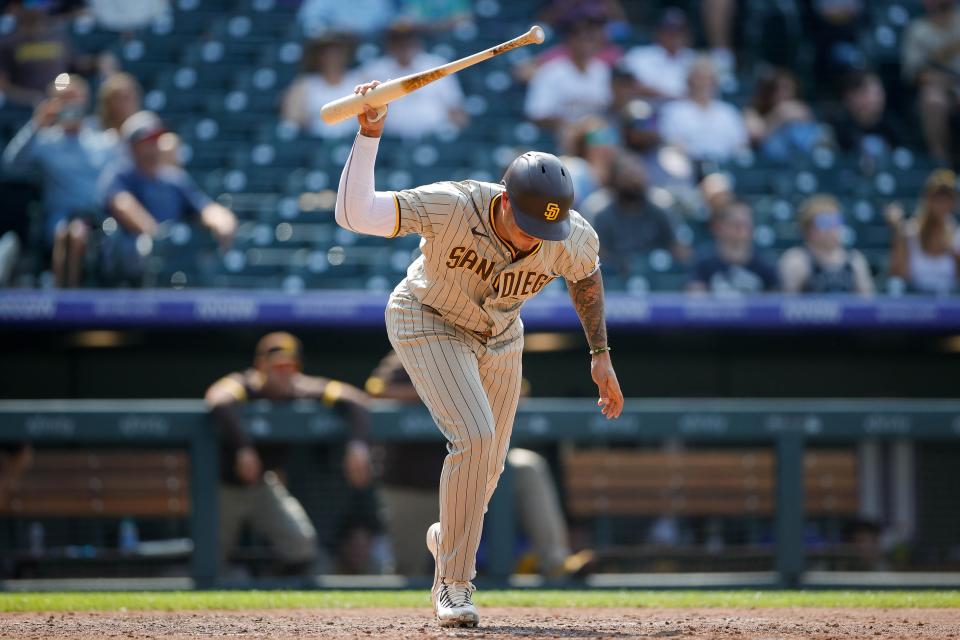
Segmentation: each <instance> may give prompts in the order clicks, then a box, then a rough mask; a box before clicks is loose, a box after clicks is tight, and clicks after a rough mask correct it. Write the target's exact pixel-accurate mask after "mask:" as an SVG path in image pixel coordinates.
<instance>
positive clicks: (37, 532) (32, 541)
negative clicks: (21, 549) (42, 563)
mask: <svg viewBox="0 0 960 640" xmlns="http://www.w3.org/2000/svg"><path fill="white" fill-rule="evenodd" d="M45 535H46V532H45V531H44V530H43V524H42V523H40V522H31V523H30V528H29V529H28V530H27V539H28V541H29V545H30V555H32V556H42V555H43V548H44V540H43V539H44V537H45Z"/></svg>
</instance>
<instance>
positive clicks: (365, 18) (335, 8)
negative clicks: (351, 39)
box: [297, 0, 395, 38]
mask: <svg viewBox="0 0 960 640" xmlns="http://www.w3.org/2000/svg"><path fill="white" fill-rule="evenodd" d="M394 17H395V10H394V6H393V2H391V0H350V2H342V1H341V0H304V2H303V4H302V5H300V10H299V12H297V22H299V23H300V29H301V30H302V31H303V33H304V34H305V35H306V36H307V37H308V38H313V37H316V36H318V35H320V34H322V33H326V32H327V31H340V32H344V33H354V34H357V35H358V36H361V37H370V36H375V35H377V34H379V33H380V32H381V31H382V30H383V29H384V28H385V27H387V25H389V24H390V23H391V22H392V21H393V20H394Z"/></svg>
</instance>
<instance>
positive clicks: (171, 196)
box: [102, 111, 237, 282]
mask: <svg viewBox="0 0 960 640" xmlns="http://www.w3.org/2000/svg"><path fill="white" fill-rule="evenodd" d="M164 133H167V130H166V129H165V128H164V127H163V124H162V123H161V122H160V119H159V118H158V117H157V116H156V114H154V113H153V112H151V111H140V112H139V113H135V114H134V115H132V116H130V117H129V118H128V119H127V121H126V122H124V123H123V126H122V127H121V135H122V137H123V139H124V140H125V141H126V143H127V145H128V146H129V151H130V157H131V158H132V162H130V163H124V164H123V165H122V166H120V167H118V168H116V169H114V170H113V171H112V172H108V173H107V174H106V177H105V181H104V184H105V185H106V186H105V191H104V197H105V202H106V207H107V211H108V213H109V214H110V215H112V216H113V217H114V218H115V219H116V221H117V222H118V223H119V225H120V227H121V229H122V232H119V233H114V234H113V235H112V236H107V237H106V238H105V239H104V243H103V246H102V250H103V259H104V266H105V270H106V272H107V274H108V275H111V276H113V277H115V278H118V279H120V280H124V281H133V282H137V281H139V279H140V278H141V277H142V272H143V255H144V254H145V253H146V252H144V251H143V249H142V244H141V246H140V247H138V246H137V238H138V237H139V236H148V237H152V236H155V235H156V234H157V232H158V230H159V225H160V224H162V223H164V222H167V221H171V220H178V219H188V218H192V217H194V216H196V217H199V219H200V222H201V223H202V224H203V225H204V226H205V227H207V228H208V229H209V230H210V232H211V233H212V234H213V235H214V237H215V238H216V239H217V242H218V243H219V244H220V246H221V247H227V246H229V245H230V244H231V243H232V242H233V236H234V233H235V232H236V229H237V219H236V216H234V215H233V212H231V211H230V210H229V209H227V208H225V207H223V206H222V205H220V204H218V203H216V202H213V201H212V200H210V198H209V197H207V196H206V195H205V194H204V193H203V192H201V191H200V189H199V188H198V187H197V185H196V184H195V183H194V182H193V180H192V179H191V178H190V176H189V175H187V173H186V172H185V171H183V169H180V168H179V167H176V166H170V165H169V164H164V153H163V150H162V149H161V148H160V144H159V141H160V138H161V136H163V134H164Z"/></svg>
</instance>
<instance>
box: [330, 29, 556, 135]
mask: <svg viewBox="0 0 960 640" xmlns="http://www.w3.org/2000/svg"><path fill="white" fill-rule="evenodd" d="M543 38H544V36H543V29H541V28H540V27H538V26H533V27H530V30H529V31H527V32H526V33H525V34H523V35H522V36H518V37H516V38H514V39H513V40H507V41H506V42H504V43H502V44H498V45H497V46H495V47H490V48H489V49H485V50H484V51H480V52H478V53H474V54H473V55H469V56H467V57H465V58H460V59H459V60H454V61H453V62H448V63H447V64H444V65H441V66H439V67H434V68H433V69H427V70H426V71H421V72H420V73H412V74H410V75H408V76H403V77H402V78H395V79H394V80H389V81H387V82H384V83H383V84H381V85H379V86H377V87H376V88H375V89H371V90H370V91H367V92H366V93H365V94H362V95H358V94H350V95H348V96H344V97H342V98H337V99H336V100H332V101H331V102H328V103H327V104H325V105H323V108H322V109H320V115H321V117H323V121H324V122H326V123H327V124H335V123H337V122H340V121H341V120H346V119H347V118H352V117H354V116H357V115H359V114H361V113H363V105H365V104H368V105H370V106H371V107H374V108H376V109H380V108H381V107H383V106H384V105H386V104H388V103H390V102H393V101H394V100H397V99H398V98H402V97H403V96H405V95H407V94H408V93H413V92H414V91H416V90H417V89H420V88H421V87H423V86H424V85H428V84H430V83H431V82H433V81H435V80H439V79H440V78H443V77H446V76H449V75H452V74H454V73H456V72H458V71H460V70H462V69H466V68H467V67H470V66H473V65H475V64H477V63H478V62H483V61H484V60H489V59H490V58H492V57H494V56H498V55H500V54H501V53H506V52H507V51H512V50H513V49H517V48H519V47H523V46H526V45H528V44H540V43H541V42H543Z"/></svg>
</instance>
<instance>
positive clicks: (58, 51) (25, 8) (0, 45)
mask: <svg viewBox="0 0 960 640" xmlns="http://www.w3.org/2000/svg"><path fill="white" fill-rule="evenodd" d="M55 4H56V3H54V2H52V0H15V1H14V2H11V3H10V10H11V12H12V14H13V15H14V17H15V18H16V25H17V26H16V30H15V31H14V32H13V33H12V34H10V35H9V36H6V37H4V38H2V39H0V93H2V94H3V96H4V97H5V98H6V100H7V101H8V102H11V103H14V104H20V105H26V106H31V107H32V106H36V105H37V104H38V103H40V101H42V100H43V99H44V95H45V94H44V92H45V91H46V88H47V85H48V84H49V83H51V82H53V79H54V78H56V77H57V76H58V75H60V74H61V73H66V72H67V71H69V69H70V66H71V57H72V54H71V51H70V43H69V40H68V39H67V35H66V32H65V30H64V28H63V26H62V25H61V24H58V23H57V21H56V20H54V19H53V17H52V16H51V15H50V13H51V12H52V11H54V10H55V9H56V6H55Z"/></svg>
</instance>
